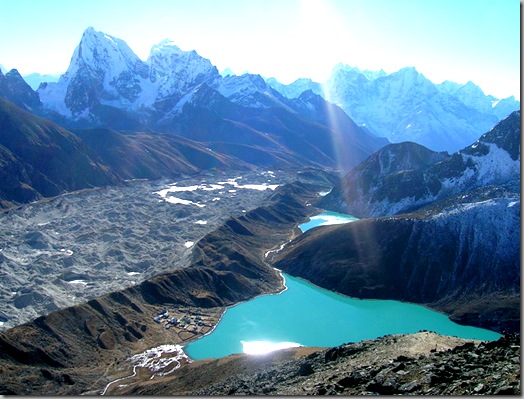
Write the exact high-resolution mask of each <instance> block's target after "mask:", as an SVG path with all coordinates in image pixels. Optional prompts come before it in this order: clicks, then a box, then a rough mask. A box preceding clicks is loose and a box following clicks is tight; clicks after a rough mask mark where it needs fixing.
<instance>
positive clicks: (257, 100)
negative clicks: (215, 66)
mask: <svg viewBox="0 0 524 399" xmlns="http://www.w3.org/2000/svg"><path fill="white" fill-rule="evenodd" d="M218 91H219V92H220V94H222V95H223V96H224V97H226V98H228V99H229V100H230V101H232V102H234V103H236V104H239V105H242V106H244V107H249V108H269V107H271V106H274V105H275V104H279V105H283V102H282V100H283V99H284V98H283V97H282V95H281V94H280V93H279V92H277V91H276V90H274V89H273V88H272V87H271V86H269V85H268V84H267V83H266V81H265V80H264V78H262V76H260V75H255V74H250V73H245V74H243V75H241V76H231V75H229V76H226V77H225V78H222V79H221V81H220V84H219V85H218Z"/></svg>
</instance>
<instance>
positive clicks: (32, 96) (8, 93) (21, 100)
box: [0, 69, 42, 112]
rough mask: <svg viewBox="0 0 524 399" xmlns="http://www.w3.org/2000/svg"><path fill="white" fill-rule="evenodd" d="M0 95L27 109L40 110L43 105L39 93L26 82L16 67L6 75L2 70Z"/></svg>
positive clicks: (0, 73) (0, 74) (0, 72)
mask: <svg viewBox="0 0 524 399" xmlns="http://www.w3.org/2000/svg"><path fill="white" fill-rule="evenodd" d="M0 97H4V98H6V99H7V100H8V101H11V102H12V103H13V104H15V105H17V106H18V107H20V108H22V109H24V110H26V111H31V112H34V111H38V110H39V109H40V107H41V106H42V103H41V102H40V96H39V95H38V93H37V92H35V91H34V90H33V89H32V88H31V87H30V86H29V85H28V84H27V83H26V82H25V80H24V78H22V76H21V75H20V74H19V73H18V71H17V70H16V69H12V70H11V71H9V72H7V73H6V74H5V75H4V74H3V73H2V71H0Z"/></svg>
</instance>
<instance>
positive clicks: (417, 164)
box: [323, 111, 520, 217]
mask: <svg viewBox="0 0 524 399" xmlns="http://www.w3.org/2000/svg"><path fill="white" fill-rule="evenodd" d="M519 182H520V111H516V112H514V113H512V114H511V115H510V116H508V117H507V118H505V119H504V120H502V121H501V122H499V123H498V124H497V125H496V126H495V127H494V128H493V129H491V130H490V131H489V132H487V133H485V134H484V135H482V136H481V137H480V138H479V139H478V140H477V141H476V142H475V143H473V144H472V145H469V146H468V147H465V148H464V149H462V150H460V151H458V152H456V153H454V154H452V155H451V156H448V155H447V154H445V153H435V152H433V151H430V150H428V149H427V148H424V147H421V146H418V145H415V144H413V143H400V144H392V145H389V146H386V147H384V148H382V149H381V150H379V151H378V152H376V153H374V154H372V155H371V156H370V157H369V158H368V159H367V160H366V161H365V162H362V163H361V164H359V165H358V166H357V167H355V168H354V169H353V170H352V171H351V172H350V173H348V174H347V176H345V178H344V179H343V180H342V183H341V184H340V185H337V186H336V187H335V188H334V189H333V191H332V192H331V193H330V194H329V195H328V196H326V198H325V201H324V202H323V206H324V207H326V208H329V209H335V210H339V211H341V212H345V213H349V214H352V215H355V216H358V217H375V216H383V215H393V214H397V213H401V212H407V211H410V210H413V209H416V208H418V207H420V206H423V205H425V204H429V203H431V202H433V201H436V200H440V199H443V198H446V197H448V196H452V195H456V194H458V193H461V192H468V191H470V190H474V189H476V188H478V187H483V186H487V185H504V184H508V183H512V184H513V185H515V187H516V186H518V184H519Z"/></svg>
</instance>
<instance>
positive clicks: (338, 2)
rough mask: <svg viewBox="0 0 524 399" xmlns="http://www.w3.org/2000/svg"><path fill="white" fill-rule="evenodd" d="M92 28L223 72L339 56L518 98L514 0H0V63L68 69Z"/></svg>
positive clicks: (316, 64) (291, 67)
mask: <svg viewBox="0 0 524 399" xmlns="http://www.w3.org/2000/svg"><path fill="white" fill-rule="evenodd" d="M88 26H93V27H94V28H95V29H96V30H99V31H103V32H105V33H108V34H110V35H113V36H116V37H118V38H120V39H123V40H124V41H126V42H127V43H128V44H129V46H130V47H131V48H132V49H133V51H134V52H135V53H136V54H137V55H138V56H139V57H140V58H142V59H144V60H145V59H146V58H147V56H148V54H149V50H150V49H151V46H152V45H153V44H156V43H158V42H160V41H161V40H163V39H165V38H169V39H171V40H173V41H174V42H175V43H177V44H178V45H179V47H180V48H182V49H183V50H196V51H197V52H198V53H199V54H200V55H202V56H204V57H206V58H208V59H210V60H211V62H212V63H213V64H214V65H216V66H217V68H218V69H219V70H223V69H224V68H226V67H230V68H231V69H232V70H233V71H234V72H236V73H242V72H244V71H246V70H247V71H249V72H251V73H259V74H261V75H263V76H266V77H268V76H273V77H276V78H277V79H279V80H280V81H282V82H284V83H291V82H292V81H293V80H295V79H297V78H299V77H310V78H312V79H313V80H317V81H323V80H325V79H326V78H327V77H328V76H329V73H330V72H331V70H332V68H333V67H334V66H335V65H336V64H337V63H344V64H349V65H351V66H357V67H359V68H361V69H371V70H379V69H381V68H382V69H384V70H385V71H386V72H388V73H391V72H395V71H397V70H398V69H400V68H403V67H406V66H414V67H416V68H417V70H418V71H419V72H421V73H423V74H424V75H425V76H426V77H427V78H428V79H430V80H432V81H433V82H435V83H440V82H442V81H443V80H445V79H448V80H452V81H456V82H458V83H466V82H467V81H468V80H472V81H473V82H475V83H476V84H478V85H479V86H480V87H481V88H482V89H483V90H484V92H485V93H486V94H492V95H494V96H496V97H507V96H510V95H515V97H517V98H520V94H519V92H520V1H519V0H89V1H86V0H0V64H2V65H4V67H6V68H7V69H11V68H17V69H18V70H19V71H20V72H21V73H22V74H28V73H31V72H40V73H42V74H43V73H56V72H63V71H65V70H66V69H67V67H68V65H69V61H70V58H71V55H72V54H73V51H74V49H75V47H76V46H77V45H78V42H79V41H80V38H81V35H82V32H83V31H84V30H85V29H86V28H87V27H88Z"/></svg>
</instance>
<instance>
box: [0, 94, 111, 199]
mask: <svg viewBox="0 0 524 399" xmlns="http://www.w3.org/2000/svg"><path fill="white" fill-rule="evenodd" d="M0 156H1V158H0V163H1V164H2V168H0V177H1V178H0V200H1V204H2V206H4V207H5V206H9V205H11V204H15V203H22V202H29V201H34V200H37V199H41V198H43V197H50V196H55V195H58V194H61V193H63V192H66V191H75V190H79V189H83V188H89V187H97V186H103V185H107V184H115V183H117V182H118V181H119V179H118V178H117V177H116V175H115V174H113V173H112V172H111V171H110V170H109V169H108V168H107V167H106V166H104V165H103V164H102V163H101V161H100V160H99V159H98V158H97V157H96V156H95V155H93V154H92V153H90V152H89V150H88V149H87V147H86V146H85V145H84V143H83V142H82V140H80V139H79V138H78V137H77V136H75V135H74V134H72V133H70V132H69V131H67V130H65V129H63V128H62V127H60V126H58V125H56V124H55V123H53V122H51V121H48V120H45V119H41V118H39V117H36V116H34V115H33V114H31V113H29V112H26V111H24V110H22V109H20V108H18V107H17V106H16V105H14V104H12V103H10V102H8V101H7V100H5V99H3V98H0Z"/></svg>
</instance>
